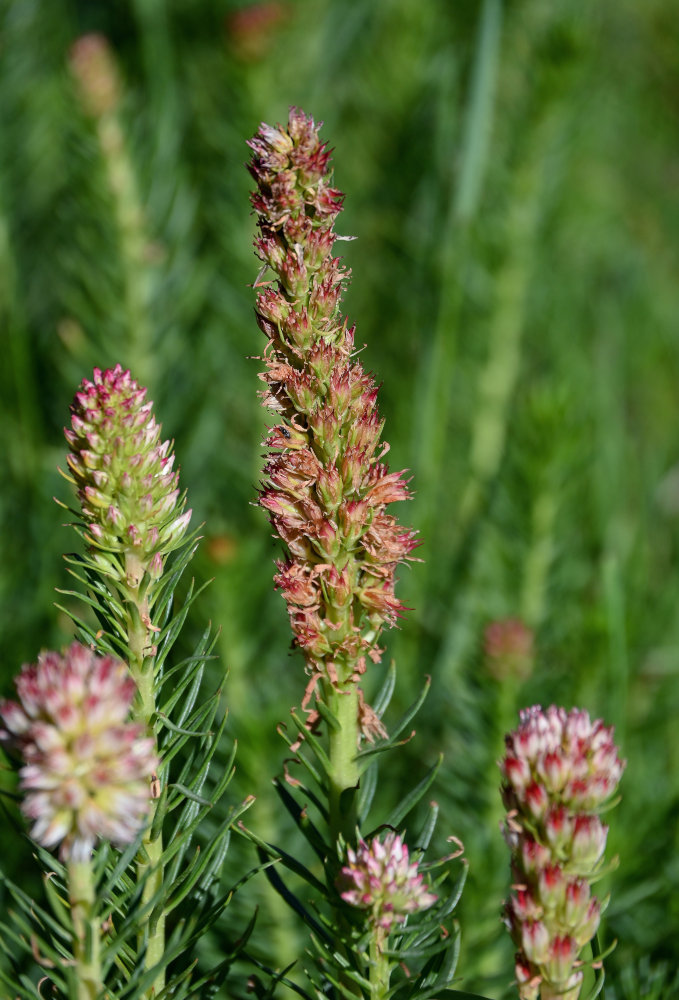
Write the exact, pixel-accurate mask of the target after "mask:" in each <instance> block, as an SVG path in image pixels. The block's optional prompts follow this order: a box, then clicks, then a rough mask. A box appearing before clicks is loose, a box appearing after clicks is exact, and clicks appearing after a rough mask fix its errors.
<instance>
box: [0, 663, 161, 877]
mask: <svg viewBox="0 0 679 1000" xmlns="http://www.w3.org/2000/svg"><path fill="white" fill-rule="evenodd" d="M16 688H17V692H18V695H19V702H12V701H2V702H0V720H1V723H2V724H1V725H0V739H2V740H5V741H6V742H8V743H10V744H11V745H13V746H14V747H15V748H17V749H18V750H19V752H20V753H21V755H22V756H23V758H24V762H25V763H24V766H23V767H22V768H21V770H20V772H19V775H20V783H21V788H22V789H23V791H24V793H25V797H24V802H23V806H22V808H23V811H24V813H25V815H26V816H27V817H28V819H29V820H32V821H33V826H32V828H31V836H32V837H33V839H34V840H36V841H38V843H40V844H42V845H43V846H45V847H50V848H51V847H54V846H56V845H57V844H61V848H60V851H59V855H60V857H61V858H62V860H64V861H67V860H73V861H84V860H86V859H87V858H88V857H89V855H90V852H91V851H92V848H93V847H94V844H95V843H96V842H97V841H98V840H110V841H113V843H115V844H118V845H122V844H127V843H130V842H131V841H132V840H134V838H135V837H136V835H137V833H138V832H139V830H140V829H141V828H142V826H143V825H144V823H145V820H146V817H147V814H148V811H149V797H150V780H151V777H152V775H153V773H154V771H155V770H156V769H157V767H158V760H157V757H156V753H155V749H154V740H153V739H152V738H149V737H146V736H145V735H144V726H143V725H142V724H141V723H135V722H128V721H126V720H127V716H128V713H129V710H130V705H131V703H132V699H133V698H134V694H135V691H136V685H135V683H134V681H133V680H132V678H131V677H130V674H129V672H128V670H127V667H126V666H125V664H124V663H122V662H121V661H120V660H116V659H115V658H114V657H112V656H97V655H96V654H95V653H93V652H92V651H91V650H89V649H88V648H87V647H86V646H81V645H80V644H79V643H73V645H71V646H70V647H69V648H68V649H67V650H65V652H64V654H63V655H61V656H60V655H59V654H58V653H52V652H48V653H42V654H41V655H40V657H39V659H38V663H37V664H36V665H33V664H25V665H24V666H23V667H22V670H21V674H20V675H19V676H18V677H17V678H16Z"/></svg>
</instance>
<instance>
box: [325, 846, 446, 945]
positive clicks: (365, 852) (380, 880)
mask: <svg viewBox="0 0 679 1000" xmlns="http://www.w3.org/2000/svg"><path fill="white" fill-rule="evenodd" d="M347 860H348V862H349V863H348V864H347V865H345V867H344V868H342V871H341V872H340V875H339V877H338V879H337V887H338V889H339V890H340V895H341V897H342V899H343V900H345V901H346V902H347V903H350V904H351V906H356V907H359V908H360V909H362V910H370V919H371V922H372V923H373V925H374V926H375V927H376V928H381V929H382V930H383V931H385V932H387V933H388V932H389V931H390V930H391V929H392V928H393V926H394V924H402V923H403V922H404V920H405V919H406V917H407V915H408V914H409V913H415V912H417V911H418V910H426V909H427V908H428V907H430V906H432V905H433V904H434V903H435V902H436V900H437V898H438V897H437V896H435V895H434V893H432V892H429V890H428V888H427V885H426V883H425V881H424V878H423V876H422V875H421V874H420V873H419V872H418V870H417V862H416V861H410V858H409V857H408V848H407V846H406V844H405V843H404V842H403V841H402V840H401V838H400V837H399V835H398V834H397V833H388V834H387V835H386V836H385V838H384V841H380V839H379V837H373V839H372V840H371V841H370V844H367V843H366V842H365V840H359V842H358V847H357V848H356V850H355V851H354V850H352V848H348V849H347Z"/></svg>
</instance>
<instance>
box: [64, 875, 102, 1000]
mask: <svg viewBox="0 0 679 1000" xmlns="http://www.w3.org/2000/svg"><path fill="white" fill-rule="evenodd" d="M68 892H69V898H70V902H71V916H72V918H73V931H74V935H73V957H74V959H75V971H76V980H77V984H78V985H77V993H76V997H77V1000H96V998H97V997H98V996H99V995H100V993H101V991H102V989H103V983H102V980H101V964H100V956H99V944H100V939H99V923H98V920H97V916H96V912H95V907H94V902H95V893H94V877H93V872H92V861H91V860H90V859H89V858H88V860H87V861H69V862H68Z"/></svg>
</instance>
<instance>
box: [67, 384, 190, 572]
mask: <svg viewBox="0 0 679 1000" xmlns="http://www.w3.org/2000/svg"><path fill="white" fill-rule="evenodd" d="M152 408H153V404H152V403H150V402H146V389H144V388H140V387H139V386H138V385H137V383H136V382H135V380H134V379H133V378H132V376H131V375H130V373H129V371H123V369H122V367H121V366H120V365H116V367H115V368H112V369H108V370H107V371H105V372H101V371H100V370H99V369H98V368H95V369H94V375H93V379H92V381H91V382H90V381H89V380H88V379H84V380H83V382H82V385H81V386H80V389H79V390H78V392H77V393H76V395H75V398H74V400H73V403H72V404H71V427H70V429H69V428H67V429H65V430H64V434H65V435H66V440H67V441H68V443H69V445H70V447H71V453H70V454H69V455H68V458H67V461H68V466H69V469H70V472H71V476H72V481H73V482H74V483H75V485H76V487H77V490H78V499H79V501H80V504H81V512H82V519H83V522H84V528H85V531H84V537H85V541H86V542H88V543H89V545H90V548H91V551H92V555H93V558H94V559H95V561H96V562H97V563H98V564H99V565H100V567H101V568H102V569H103V570H104V571H107V572H108V573H109V574H111V575H113V576H118V577H119V578H120V581H121V582H125V581H126V582H127V583H128V584H130V586H132V587H137V586H138V584H139V581H140V579H141V575H142V574H143V573H145V572H146V573H148V574H149V575H150V576H151V577H152V578H153V579H157V578H158V577H160V575H161V573H162V570H163V563H164V560H165V557H166V555H167V554H168V553H169V552H170V551H172V549H174V548H176V547H177V545H178V543H179V542H180V541H181V539H182V537H183V535H184V533H185V532H186V529H187V527H188V523H189V520H190V518H191V511H186V512H185V511H184V506H185V500H184V499H183V498H180V497H179V489H178V481H179V473H177V472H174V471H173V468H172V467H173V463H174V455H173V454H172V443H171V442H170V441H162V442H161V440H160V434H161V427H160V425H159V424H157V423H156V421H155V417H154V416H153V413H152ZM110 553H114V554H120V555H122V556H123V557H124V558H123V565H121V564H120V563H119V562H118V561H117V560H116V559H115V558H113V559H111V558H110V556H109V554H110Z"/></svg>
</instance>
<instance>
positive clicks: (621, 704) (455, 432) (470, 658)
mask: <svg viewBox="0 0 679 1000" xmlns="http://www.w3.org/2000/svg"><path fill="white" fill-rule="evenodd" d="M0 11H1V17H2V20H1V25H0V32H1V33H0V44H1V51H2V58H1V60H0V130H1V134H2V143H1V144H0V315H1V318H0V328H1V329H2V345H3V354H2V357H3V361H2V364H1V365H0V386H1V395H2V399H1V403H0V405H1V407H2V413H1V419H0V435H1V436H2V439H1V442H0V475H1V476H2V482H3V489H2V492H1V494H0V551H1V552H2V557H3V558H2V560H1V562H0V641H1V643H2V649H1V652H2V655H1V658H0V664H1V668H0V669H1V671H2V677H1V681H0V686H1V688H2V693H5V694H8V693H9V691H10V689H11V677H12V676H13V675H14V673H15V672H16V671H17V670H18V668H19V666H20V664H21V663H22V662H24V661H26V660H33V659H35V657H36V654H37V652H38V649H39V648H40V647H46V646H50V647H58V646H60V645H62V644H64V643H65V642H66V641H68V640H69V638H70V635H71V631H70V627H69V624H68V620H67V618H66V616H65V615H62V614H60V612H59V611H58V610H57V609H56V608H55V605H54V600H55V595H54V589H55V587H64V586H68V583H67V579H68V578H67V575H66V566H65V564H64V563H63V561H62V558H61V556H62V554H63V552H64V551H67V550H69V549H71V548H72V547H73V545H74V539H73V536H72V533H70V532H68V531H66V530H65V529H63V528H61V527H60V524H61V521H62V520H63V518H62V512H61V511H60V510H59V508H57V507H56V506H55V505H54V504H53V503H52V502H51V500H50V497H51V496H52V495H53V494H56V495H57V496H58V497H60V498H61V499H67V498H68V497H69V493H68V487H67V485H66V484H65V483H64V482H63V481H62V480H61V479H60V477H59V475H58V473H57V466H59V465H61V466H63V465H64V461H65V459H64V454H65V445H64V441H63V437H62V432H61V428H62V427H63V426H64V424H65V423H66V422H67V419H68V404H69V402H70V399H71V398H72V395H73V393H74V391H75V389H76V387H77V385H78V383H79V382H80V380H81V379H82V377H83V376H86V375H89V374H91V369H92V366H93V365H95V364H96V365H98V366H100V367H102V368H103V367H106V366H109V365H113V364H114V363H116V362H118V361H119V362H121V363H122V364H123V365H125V366H129V367H130V368H131V369H132V371H133V374H134V375H135V376H136V377H137V378H138V379H139V380H140V381H141V382H145V383H147V384H148V385H149V386H150V394H151V398H153V399H154V400H155V403H156V412H157V414H158V416H159V418H160V419H161V420H162V422H163V425H164V429H165V432H166V435H167V436H172V437H174V438H175V440H176V452H177V456H178V459H179V462H180V464H181V468H182V482H183V485H184V486H185V487H186V488H187V489H188V491H189V503H190V505H191V506H192V507H193V509H194V512H195V518H196V521H197V522H200V521H205V525H206V527H205V541H204V543H203V546H202V550H201V554H200V556H199V558H198V560H197V562H196V563H194V572H195V573H196V575H197V576H198V577H202V578H206V577H214V582H213V583H212V585H211V587H209V588H208V590H207V591H206V593H205V596H204V598H203V600H202V603H201V604H200V605H199V606H197V607H196V608H195V614H194V625H193V627H194V629H195V631H196V633H197V632H198V631H199V630H200V629H201V628H202V623H203V622H204V621H205V619H206V618H211V619H212V620H213V621H214V622H215V623H217V624H218V625H219V626H221V629H222V631H221V639H220V642H219V652H220V661H219V664H216V665H215V666H214V668H213V669H214V671H215V675H217V673H218V672H219V671H221V672H225V671H226V670H228V671H229V677H228V680H227V681H226V683H225V686H224V697H225V701H226V703H227V704H228V706H229V709H230V713H231V731H232V734H235V735H236V736H237V737H238V740H239V753H238V776H237V780H238V783H239V790H240V792H241V793H242V795H245V794H246V793H248V792H254V793H256V794H257V796H258V804H257V805H256V807H255V811H253V813H252V814H251V816H252V817H256V818H251V821H250V825H257V828H258V830H259V831H260V833H263V834H265V835H267V836H271V837H272V838H275V839H276V840H277V841H279V842H280V840H281V838H283V837H285V835H286V824H285V822H284V820H283V818H282V817H281V816H280V815H278V813H277V808H278V807H277V806H276V800H275V798H274V797H273V794H272V793H271V792H270V778H271V777H272V776H273V775H274V774H275V773H277V772H279V771H280V767H281V759H282V755H283V744H282V743H281V741H280V739H279V737H278V736H277V735H276V731H275V730H276V725H277V723H279V722H280V721H284V720H285V719H286V718H287V716H288V711H289V708H290V706H292V705H294V704H297V705H298V704H299V701H300V698H301V694H302V690H303V686H304V679H303V676H302V668H301V660H298V659H297V657H290V656H289V654H288V648H289V631H288V625H287V620H286V616H285V610H284V605H283V601H282V600H281V598H280V596H279V595H276V594H275V593H274V592H273V590H272V586H271V576H272V571H273V568H272V560H273V558H274V555H275V549H274V546H273V543H272V541H271V538H270V531H269V528H268V525H267V523H266V518H265V516H264V514H263V512H262V511H260V510H258V509H257V508H255V507H254V506H252V500H253V498H254V496H255V484H256V482H257V480H258V477H259V470H260V464H261V463H260V457H259V455H260V451H261V449H260V447H259V442H260V440H261V437H262V434H263V430H264V417H263V414H262V413H260V410H259V407H258V401H257V398H256V392H257V389H258V385H259V383H258V381H257V377H256V373H257V362H256V361H253V360H250V357H249V356H252V355H256V354H258V353H259V352H260V351H261V349H262V346H263V345H262V338H261V334H259V332H258V330H257V328H256V325H255V323H254V319H253V310H252V305H253V299H254V294H253V292H252V290H251V289H249V288H248V287H247V285H248V284H249V283H252V282H253V281H254V279H255V276H256V274H257V264H256V261H255V260H254V258H253V256H252V252H251V240H252V237H253V230H254V224H253V220H252V217H251V215H250V214H249V206H248V191H249V189H250V187H251V183H250V180H249V177H248V176H247V174H246V171H245V170H244V167H243V164H244V161H245V160H246V159H247V155H248V154H247V150H246V147H245V140H246V139H247V138H249V137H250V136H251V135H252V134H253V132H254V131H255V129H256V127H257V125H258V123H259V121H260V120H265V121H269V122H272V121H284V120H285V118H286V116H287V109H288V106H289V105H290V104H296V105H299V106H301V107H303V108H304V109H305V110H306V111H307V112H308V113H311V114H313V115H314V116H315V117H316V119H317V120H318V119H322V120H324V121H325V127H324V132H323V134H324V135H325V137H326V138H327V139H328V140H329V141H330V142H331V144H332V145H334V147H335V150H336V153H335V163H336V181H337V184H338V186H339V187H341V188H342V190H344V191H345V192H347V201H346V211H345V213H344V218H343V220H342V221H343V231H344V232H345V233H347V234H351V235H357V236H358V239H357V241H356V242H353V243H346V244H343V246H344V248H345V256H346V259H347V261H348V263H349V264H350V266H351V267H352V269H353V273H354V279H353V284H352V287H351V290H350V293H349V295H348V299H347V312H348V315H349V317H350V319H351V321H352V322H353V321H355V322H356V323H357V325H358V332H357V342H358V343H359V344H362V343H363V342H365V343H366V345H367V346H366V348H365V351H364V354H363V360H364V364H365V365H366V367H367V368H370V369H372V370H374V371H375V372H377V373H378V376H379V379H380V380H381V381H383V383H384V385H383V389H382V392H381V409H382V412H383V414H384V416H385V417H386V419H387V430H386V436H387V438H388V440H390V442H391V445H392V449H391V456H390V458H391V463H392V467H393V468H401V467H403V466H407V467H409V468H410V469H412V473H413V477H414V478H413V486H414V488H415V489H416V491H417V496H416V499H415V502H414V503H411V504H410V505H409V507H408V509H407V510H405V509H404V510H403V512H402V517H403V518H404V520H406V522H410V523H412V524H414V525H416V526H417V527H418V528H419V529H420V531H421V535H422V547H421V549H420V554H421V556H422V558H423V559H424V562H423V563H422V564H415V565H414V566H413V567H412V570H411V572H409V573H407V574H404V579H403V580H402V584H401V591H400V596H401V597H402V598H403V599H404V600H405V602H406V604H408V605H409V606H412V607H413V609H414V610H413V611H412V612H411V613H410V614H409V615H408V617H407V619H406V620H405V621H404V623H403V627H402V629H401V630H400V631H398V632H395V633H392V635H391V636H390V637H389V655H390V656H393V657H394V658H395V660H396V662H397V665H398V670H399V687H398V688H397V695H396V704H395V707H394V709H393V711H394V713H395V714H394V717H396V715H397V714H398V710H399V708H403V707H404V706H405V705H406V704H407V703H408V702H409V701H410V700H412V698H413V697H414V696H415V694H416V693H417V691H418V690H419V688H420V687H421V684H422V681H423V678H424V675H425V674H429V675H431V676H432V679H433V694H432V695H430V698H429V701H428V702H427V703H426V706H425V709H424V711H423V713H422V715H421V717H420V718H419V723H418V726H417V728H418V732H417V736H416V738H415V739H414V740H412V741H411V742H410V743H409V744H408V745H407V746H406V747H405V748H404V749H403V750H402V752H401V756H400V768H401V771H400V772H399V770H398V766H399V765H397V769H396V772H394V771H393V770H392V771H391V772H390V774H389V775H388V776H387V775H386V774H385V775H384V776H383V782H384V784H383V787H382V788H381V792H380V794H381V798H382V800H383V801H384V803H385V810H386V808H388V805H389V803H390V801H391V802H393V801H395V799H396V797H397V796H398V789H399V786H400V785H401V784H402V782H405V781H406V780H407V779H408V778H409V777H410V776H411V775H412V774H413V772H417V773H419V772H420V771H423V770H424V769H425V768H426V766H428V765H430V764H431V763H432V762H433V761H434V760H435V759H436V756H437V754H438V753H439V752H443V753H444V754H445V764H444V769H443V772H442V773H443V778H442V779H440V780H439V782H438V785H437V787H436V792H435V795H436V798H437V800H438V802H439V804H440V806H441V810H442V815H443V817H444V822H443V824H442V827H443V828H444V832H445V833H450V834H453V833H454V834H456V835H458V836H460V837H461V838H462V839H463V841H464V842H465V845H466V849H467V856H468V858H469V860H470V862H471V869H470V877H469V881H468V883H467V887H466V889H465V894H464V897H463V907H462V917H461V919H462V926H463V950H462V955H461V960H460V973H461V974H462V975H463V976H464V984H465V987H466V988H467V989H470V990H476V991H478V992H483V993H486V994H487V995H489V996H492V997H497V998H500V997H503V996H507V995H509V994H510V993H511V990H510V989H509V982H510V980H511V946H510V942H509V940H508V936H507V935H506V934H505V933H504V931H503V929H502V927H501V925H500V923H499V919H498V913H499V907H500V903H501V900H502V898H503V895H504V893H505V892H506V887H507V883H508V870H507V856H506V851H505V848H504V845H503V843H502V840H501V837H500V834H499V832H498V820H499V818H500V815H501V809H500V802H499V796H498V793H497V785H498V777H497V768H496V765H495V761H496V760H497V758H498V756H499V754H500V749H501V745H502V733H503V732H504V731H505V730H506V729H507V728H509V727H511V726H513V725H514V722H515V719H516V712H517V710H518V708H519V707H520V706H522V705H525V704H531V703H534V702H543V703H545V704H547V703H550V702H552V701H556V702H559V703H562V704H564V705H565V706H566V707H570V706H571V705H573V704H575V705H581V706H583V707H586V708H587V709H588V710H589V711H590V712H591V713H592V714H594V715H601V716H603V717H604V718H605V719H606V720H607V721H608V722H609V723H612V724H614V725H615V727H616V734H617V737H618V741H619V743H620V744H621V746H622V750H623V754H624V755H625V756H626V757H627V758H628V761H629V764H628V769H627V772H626V774H625V777H624V779H623V784H622V791H623V801H622V803H621V805H620V806H619V807H618V809H617V810H616V812H615V813H614V814H613V816H612V829H611V836H610V840H609V844H610V849H611V851H612V853H619V854H620V858H621V863H620V867H619V869H618V871H617V872H616V873H615V874H614V876H613V877H612V878H611V879H609V881H610V883H611V887H612V890H613V895H612V901H611V905H610V908H609V910H608V912H607V914H606V919H605V927H604V942H605V943H607V942H610V941H611V940H612V939H614V938H617V939H618V942H619V943H618V947H617V950H616V951H615V953H614V954H613V956H612V957H611V958H610V959H609V960H608V963H607V968H608V970H609V971H608V976H607V989H606V996H607V997H611V998H616V1000H632V998H636V997H640V996H649V997H655V998H661V997H674V996H676V995H677V990H678V989H679V983H677V981H676V980H673V979H672V975H673V972H670V971H667V970H666V966H667V968H669V967H671V966H675V965H676V942H677V938H678V936H679V891H678V890H679V850H678V847H679V844H678V834H677V830H678V826H677V818H678V816H679V783H678V782H677V772H678V770H679V729H678V728H677V725H676V718H677V713H678V712H679V615H677V606H678V602H679V568H678V564H677V548H678V545H679V541H678V535H677V519H678V518H679V437H678V434H677V376H678V373H679V338H678V336H677V330H676V313H677V291H676V273H677V266H678V264H679V259H678V253H677V241H678V238H679V201H677V198H676V187H677V181H678V180H679V145H678V143H677V134H678V131H677V126H678V120H677V119H678V115H679V112H678V111H677V108H678V107H679V102H678V98H679V48H677V45H676V23H677V16H679V5H678V4H677V2H676V0H644V3H639V2H638V0H599V2H598V3H596V4H592V3H589V2H586V0H553V2H550V3H545V2H544V0H513V2H504V3H502V2H501V0H426V2H414V0H352V2H351V3H347V2H345V0H315V2H312V0H306V2H305V0H298V2H293V0H287V2H286V0H280V2H270V3H257V4H247V3H245V4H243V3H235V2H232V0H110V2H108V3H101V2H95V0H89V2H87V0H80V2H78V0H49V2H48V0H0ZM91 31H99V32H103V33H104V34H105V35H106V36H107V37H108V39H109V41H110V43H111V45H112V46H113V49H114V51H115V53H116V58H117V60H118V64H119V68H120V73H121V79H122V87H123V98H122V103H121V106H120V111H119V121H120V123H121V124H122V127H123V131H124V138H125V146H124V150H123V153H122V156H123V159H124V162H125V163H126V165H127V169H128V171H129V173H128V175H127V180H126V184H127V186H124V190H123V193H122V194H121V190H120V188H118V189H116V187H115V184H114V185H113V186H112V183H111V174H110V170H109V167H110V163H109V164H108V165H107V162H106V161H105V158H104V157H103V156H102V151H101V148H100V145H99V143H98V140H97V135H96V130H95V125H94V123H93V121H92V119H91V118H89V117H88V116H87V115H86V114H85V113H84V111H83V108H82V104H81V102H80V100H79V98H78V95H77V92H76V88H75V86H74V81H73V78H72V75H71V74H70V73H69V69H68V59H69V51H70V48H71V46H72V44H73V42H74V41H75V40H76V39H77V38H78V37H79V36H81V35H82V34H84V33H86V32H91ZM121 199H122V201H121ZM126 213H127V214H126ZM507 617H518V618H521V619H522V620H523V621H524V622H525V623H526V624H527V625H528V626H529V627H530V628H531V629H533V630H534V632H535V656H534V664H533V670H532V674H531V676H530V677H528V678H526V679H524V680H523V681H522V682H519V681H517V680H511V679H507V678H505V679H504V680H502V679H498V677H497V676H494V675H493V672H492V671H490V670H489V669H488V662H487V659H488V658H487V657H486V656H485V655H484V652H483V634H484V629H485V627H486V626H487V625H488V624H489V623H490V622H492V621H494V620H498V619H503V618H507ZM496 673H497V672H496ZM396 760H399V758H396ZM392 767H393V764H392ZM281 827H282V828H283V829H281ZM3 853H4V854H5V855H6V856H8V857H9V859H10V861H9V863H10V864H11V863H13V862H15V861H16V863H17V864H18V863H22V862H23V861H24V860H26V859H27V858H28V855H29V848H28V846H27V845H23V844H21V843H19V842H17V843H13V842H10V843H8V842H7V840H3ZM14 855H16V858H15V857H14ZM251 863H252V859H251V858H250V856H249V854H248V853H247V850H246V849H245V848H243V847H241V846H235V847H234V848H232V852H231V854H230V855H229V859H228V860H227V866H226V867H227V869H228V868H229V867H230V866H231V868H232V881H236V879H237V878H238V877H239V876H240V874H242V871H243V870H244V867H247V866H248V865H249V864H251ZM247 893H249V895H246V894H245V893H239V894H238V896H237V897H236V900H235V901H234V902H233V903H232V905H231V907H230V908H229V911H228V912H229V915H230V919H231V920H233V923H234V928H236V929H237V926H238V925H239V924H240V925H241V926H242V925H243V923H244V922H245V920H246V919H247V917H248V916H249V915H250V913H251V912H252V908H253V906H254V904H255V902H259V903H260V904H263V910H262V913H261V915H260V918H259V922H258V931H257V936H258V941H259V947H260V948H261V949H262V953H264V952H266V951H268V950H270V949H271V948H272V947H273V949H274V952H275V956H276V958H275V960H276V961H277V962H279V963H281V964H283V963H284V962H286V961H287V960H288V959H289V957H290V956H291V955H292V956H294V954H296V953H297V951H299V944H298V941H297V938H298V931H297V929H296V928H295V926H294V923H293V922H292V921H291V919H290V918H289V917H288V916H287V915H285V914H284V912H283V911H282V910H281V908H280V907H281V906H282V904H280V903H279V902H278V901H277V899H276V898H275V897H273V896H271V895H270V894H269V890H268V888H267V886H266V883H265V880H264V879H263V878H260V879H259V880H258V879H255V880H254V881H251V882H250V883H249V884H248V886H247ZM225 933H228V931H225ZM234 933H237V930H234ZM210 947H214V949H215V951H216V952H218V951H219V949H220V947H222V942H220V941H219V940H218V939H217V937H215V939H214V941H213V942H212V943H211V945H210ZM243 989H244V983H243V984H240V985H238V984H236V985H234V986H233V988H232V990H233V992H234V993H236V994H237V993H240V992H242V991H243Z"/></svg>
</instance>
